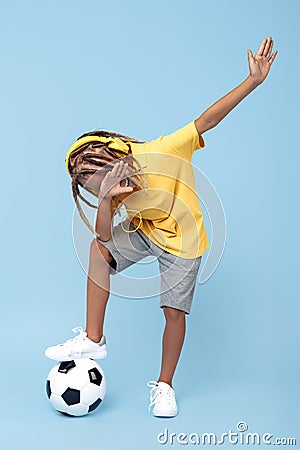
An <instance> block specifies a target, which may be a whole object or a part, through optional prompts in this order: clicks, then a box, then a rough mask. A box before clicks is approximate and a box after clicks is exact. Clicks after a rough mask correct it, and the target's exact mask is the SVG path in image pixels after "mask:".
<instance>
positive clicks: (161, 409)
mask: <svg viewBox="0 0 300 450" xmlns="http://www.w3.org/2000/svg"><path fill="white" fill-rule="evenodd" d="M147 386H148V387H151V388H152V389H151V390H150V404H149V408H148V411H149V413H150V409H151V406H153V405H154V407H153V410H152V414H153V415H154V416H158V417H174V416H176V415H177V413H178V408H177V404H176V399H175V391H174V389H173V388H172V387H171V386H170V385H169V384H167V383H164V382H163V381H159V382H157V381H148V383H147Z"/></svg>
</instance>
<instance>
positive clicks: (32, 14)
mask: <svg viewBox="0 0 300 450" xmlns="http://www.w3.org/2000/svg"><path fill="white" fill-rule="evenodd" d="M299 12H300V8H299V2H297V1H296V0H294V1H292V0H290V1H288V2H284V1H271V0H265V1H264V2H261V1H260V0H253V1H252V2H239V1H237V0H236V1H235V0H231V1H228V2H224V1H221V0H219V1H215V0H211V1H210V2H204V1H196V0H189V1H158V0H152V2H140V1H134V0H131V1H126V2H122V1H110V2H102V1H95V0H94V1H92V0H86V1H85V2H79V1H63V2H59V1H51V2H50V1H46V2H38V1H26V2H21V1H12V2H6V3H5V4H4V3H3V4H2V6H1V15H0V17H1V19H0V20H1V27H0V29H1V39H0V46H1V66H2V69H1V74H0V79H1V84H0V85H1V105H2V107H1V141H2V142H1V147H2V148H1V167H2V170H1V181H2V190H1V200H2V201H1V209H2V220H1V236H2V239H1V256H2V258H1V273H2V283H1V284H2V289H1V294H2V295H1V297H2V302H1V305H2V307H1V317H2V333H3V336H4V339H3V341H2V345H1V349H2V357H1V363H0V364H1V391H2V393H1V431H0V445H1V448H3V449H5V450H11V449H17V448H21V449H24V450H25V449H30V450H35V449H39V450H40V449H41V448H43V449H48V448H49V449H50V448H56V449H57V450H61V449H64V448H66V445H67V447H70V448H73V449H74V450H75V449H76V450H77V449H82V448H103V449H108V450H110V449H113V448H122V449H138V448H145V449H149V450H152V449H156V448H161V445H159V444H158V443H157V440H156V436H157V434H158V433H159V432H161V431H163V429H164V428H165V427H167V428H168V429H169V431H170V432H175V433H177V434H178V433H180V432H185V433H191V432H197V433H199V434H201V433H203V432H214V433H219V434H220V433H222V432H226V431H227V430H228V429H230V428H231V429H233V430H235V428H236V424H237V422H238V421H241V420H243V421H245V422H247V424H248V427H249V431H250V432H259V433H264V432H269V433H271V434H273V435H274V437H298V440H299V439H300V435H299V431H298V430H299V381H298V380H299V334H298V330H299V289H298V280H299V275H298V267H299V261H298V253H299V237H298V233H299V232H298V230H299V210H298V205H299V201H298V194H299V181H298V180H299V176H298V172H299V162H300V161H299V150H298V148H299V145H298V139H297V133H298V131H297V130H298V128H299V125H298V119H299V108H298V106H299V80H298V74H299V59H298V47H297V43H298V39H297V38H298V34H297V30H298V17H299ZM269 34H271V35H272V37H273V39H274V41H275V46H274V48H277V49H278V50H279V54H278V56H277V58H276V60H275V62H274V64H273V66H272V69H271V73H270V74H269V76H268V78H267V79H266V81H265V83H264V84H263V85H261V86H259V87H258V88H257V89H256V90H255V91H254V92H252V93H251V94H250V96H249V97H247V98H246V99H245V100H243V101H242V103H240V104H239V105H238V106H237V107H236V108H235V109H234V110H233V111H232V112H231V113H230V114H229V115H228V116H227V117H226V118H225V119H224V120H223V121H222V123H221V124H219V125H218V126H217V127H216V128H214V129H212V130H210V131H208V132H207V133H205V134H204V139H205V142H206V148H205V149H204V150H203V151H201V152H198V153H197V154H195V156H194V160H193V162H194V163H195V164H196V165H197V166H198V167H199V168H200V169H201V170H202V171H203V172H204V173H205V174H206V176H207V177H208V178H209V179H210V180H211V182H212V183H213V184H214V186H215V188H216V189H217V191H218V193H219V195H220V197H221V200H222V203H223V206H224V209H225V213H226V220H227V227H228V229H227V242H226V248H225V252H224V255H223V258H222V260H221V264H220V266H219V267H218V269H217V271H216V273H215V274H214V275H213V277H212V278H211V279H210V280H209V281H208V282H207V283H205V284H204V285H197V288H196V292H195V298H194V303H193V307H192V312H191V315H190V316H189V317H188V318H187V336H186V340H185V344H184V348H183V352H182V355H181V358H180V362H179V366H178V368H177V371H176V375H175V378H174V387H175V389H176V394H177V399H178V403H179V406H180V414H179V415H178V416H177V417H176V418H174V419H171V420H163V419H156V418H154V417H152V416H148V414H147V406H148V388H147V387H146V382H147V381H148V380H150V379H156V378H157V376H158V373H159V366H160V346H161V336H162V331H163V325H164V320H163V314H162V311H161V310H160V309H159V303H158V302H159V299H158V298H152V299H145V300H129V299H123V298H120V297H114V296H112V298H111V299H110V302H109V306H108V311H107V317H106V327H105V334H106V335H107V337H108V342H109V357H108V358H107V359H106V360H105V361H103V362H101V365H102V367H103V368H104V370H105V373H106V376H107V380H108V391H107V396H106V399H105V401H104V402H103V405H102V406H101V407H100V408H99V409H98V410H97V411H96V412H95V413H94V414H91V415H90V416H86V417H82V418H79V419H78V418H75V419H74V418H73V419H72V418H71V419H70V418H67V417H63V416H61V415H60V414H58V413H56V412H55V411H54V410H53V409H52V408H51V406H50V404H49V402H48V400H47V398H46V396H45V393H44V383H45V379H46V376H47V374H48V372H49V370H50V368H51V367H52V365H53V364H52V362H51V361H50V360H47V359H46V358H45V357H44V355H43V351H44V348H45V347H46V346H48V345H53V344H55V343H57V342H60V341H62V340H65V339H66V338H68V337H71V336H70V335H71V334H72V333H71V332H70V330H71V328H72V327H74V326H76V325H79V324H82V325H84V318H85V287H86V275H85V273H84V271H83V270H82V268H81V266H80V264H79V263H78V260H77V258H76V254H75V251H74V248H73V242H72V217H73V211H74V204H73V200H72V196H71V189H70V179H69V178H68V176H67V173H66V171H65V167H64V158H65V153H66V150H67V148H68V147H69V145H70V143H71V142H73V140H74V139H75V138H77V137H78V136H79V135H80V134H81V133H83V132H86V131H89V130H92V129H95V128H100V129H101V128H102V129H106V130H111V131H119V132H121V133H123V134H127V135H129V136H134V137H136V138H138V139H140V140H149V139H154V138H156V137H157V136H159V135H161V134H166V133H169V132H172V131H174V130H176V129H177V128H179V127H180V126H183V125H185V124H186V123H188V122H189V121H191V120H193V119H195V118H196V117H198V116H199V115H200V114H201V113H202V112H203V111H204V110H205V109H206V108H208V107H209V106H210V105H211V104H212V103H214V102H215V101H216V100H217V99H218V98H220V97H222V96H223V95H225V94H226V93H227V92H228V91H229V90H231V89H233V88H234V87H235V86H236V85H238V84H239V83H240V82H242V80H243V79H244V78H245V77H246V76H247V75H248V61H247V48H251V49H252V51H253V53H255V52H256V50H257V48H258V46H259V44H260V42H261V40H262V39H263V38H264V37H267V36H268V35H269ZM207 224H208V222H207ZM208 233H209V226H208ZM297 433H298V435H297ZM172 447H176V448H181V447H182V446H180V445H179V444H176V445H173V446H172ZM237 447H239V446H236V448H237ZM226 448H229V445H228V444H227V445H226ZM298 448H299V443H298Z"/></svg>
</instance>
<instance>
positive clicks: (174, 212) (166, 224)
mask: <svg viewBox="0 0 300 450" xmlns="http://www.w3.org/2000/svg"><path fill="white" fill-rule="evenodd" d="M130 146H131V149H132V154H133V156H134V157H135V158H136V159H137V160H138V161H139V162H140V164H141V167H142V169H143V171H144V172H145V175H146V179H147V184H148V188H147V189H145V190H144V191H139V190H138V191H134V192H132V193H130V194H129V195H127V196H125V197H124V198H123V199H122V201H123V203H124V205H125V208H126V209H127V210H128V214H129V215H131V216H132V215H134V214H133V213H132V212H131V211H132V210H134V211H139V212H140V215H141V217H142V223H141V226H140V229H141V231H142V232H143V233H145V235H146V236H148V238H149V239H150V240H151V241H153V242H154V243H155V244H156V245H158V246H159V247H161V248H163V249H164V250H166V251H167V252H169V253H172V254H174V255H177V256H180V257H182V258H187V259H192V258H196V257H198V256H201V255H203V253H204V252H205V251H206V250H207V249H208V248H209V246H210V244H209V241H208V237H207V234H206V230H205V226H204V222H203V215H202V212H201V208H200V203H199V200H198V196H197V192H196V186H195V180H194V173H193V168H192V165H191V159H192V155H193V152H194V151H195V150H197V149H201V148H203V147H205V143H204V140H203V138H202V136H199V134H198V131H197V129H196V126H195V122H194V121H192V122H190V123H188V124H187V125H185V126H183V127H182V128H180V129H178V130H176V131H175V132H173V133H171V134H168V135H165V136H159V137H158V138H157V139H154V140H152V141H149V142H145V143H130ZM132 221H133V223H134V225H136V226H137V225H138V224H139V221H140V220H139V218H138V217H134V218H133V219H132Z"/></svg>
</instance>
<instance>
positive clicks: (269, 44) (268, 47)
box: [263, 36, 273, 57]
mask: <svg viewBox="0 0 300 450" xmlns="http://www.w3.org/2000/svg"><path fill="white" fill-rule="evenodd" d="M272 46H273V40H272V37H271V36H269V37H268V39H267V42H266V45H265V48H264V51H263V56H265V57H268V56H269V55H270V52H271V50H272Z"/></svg>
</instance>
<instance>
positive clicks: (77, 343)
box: [61, 327, 87, 355]
mask: <svg viewBox="0 0 300 450" xmlns="http://www.w3.org/2000/svg"><path fill="white" fill-rule="evenodd" d="M72 331H73V333H79V334H78V335H77V336H75V337H73V338H71V339H68V340H67V341H66V342H65V343H64V344H61V345H66V346H68V347H69V348H70V350H72V349H73V348H74V349H75V348H76V353H78V355H81V352H82V345H83V341H84V340H85V338H86V337H87V332H86V331H84V330H83V328H82V327H75V328H72Z"/></svg>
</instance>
